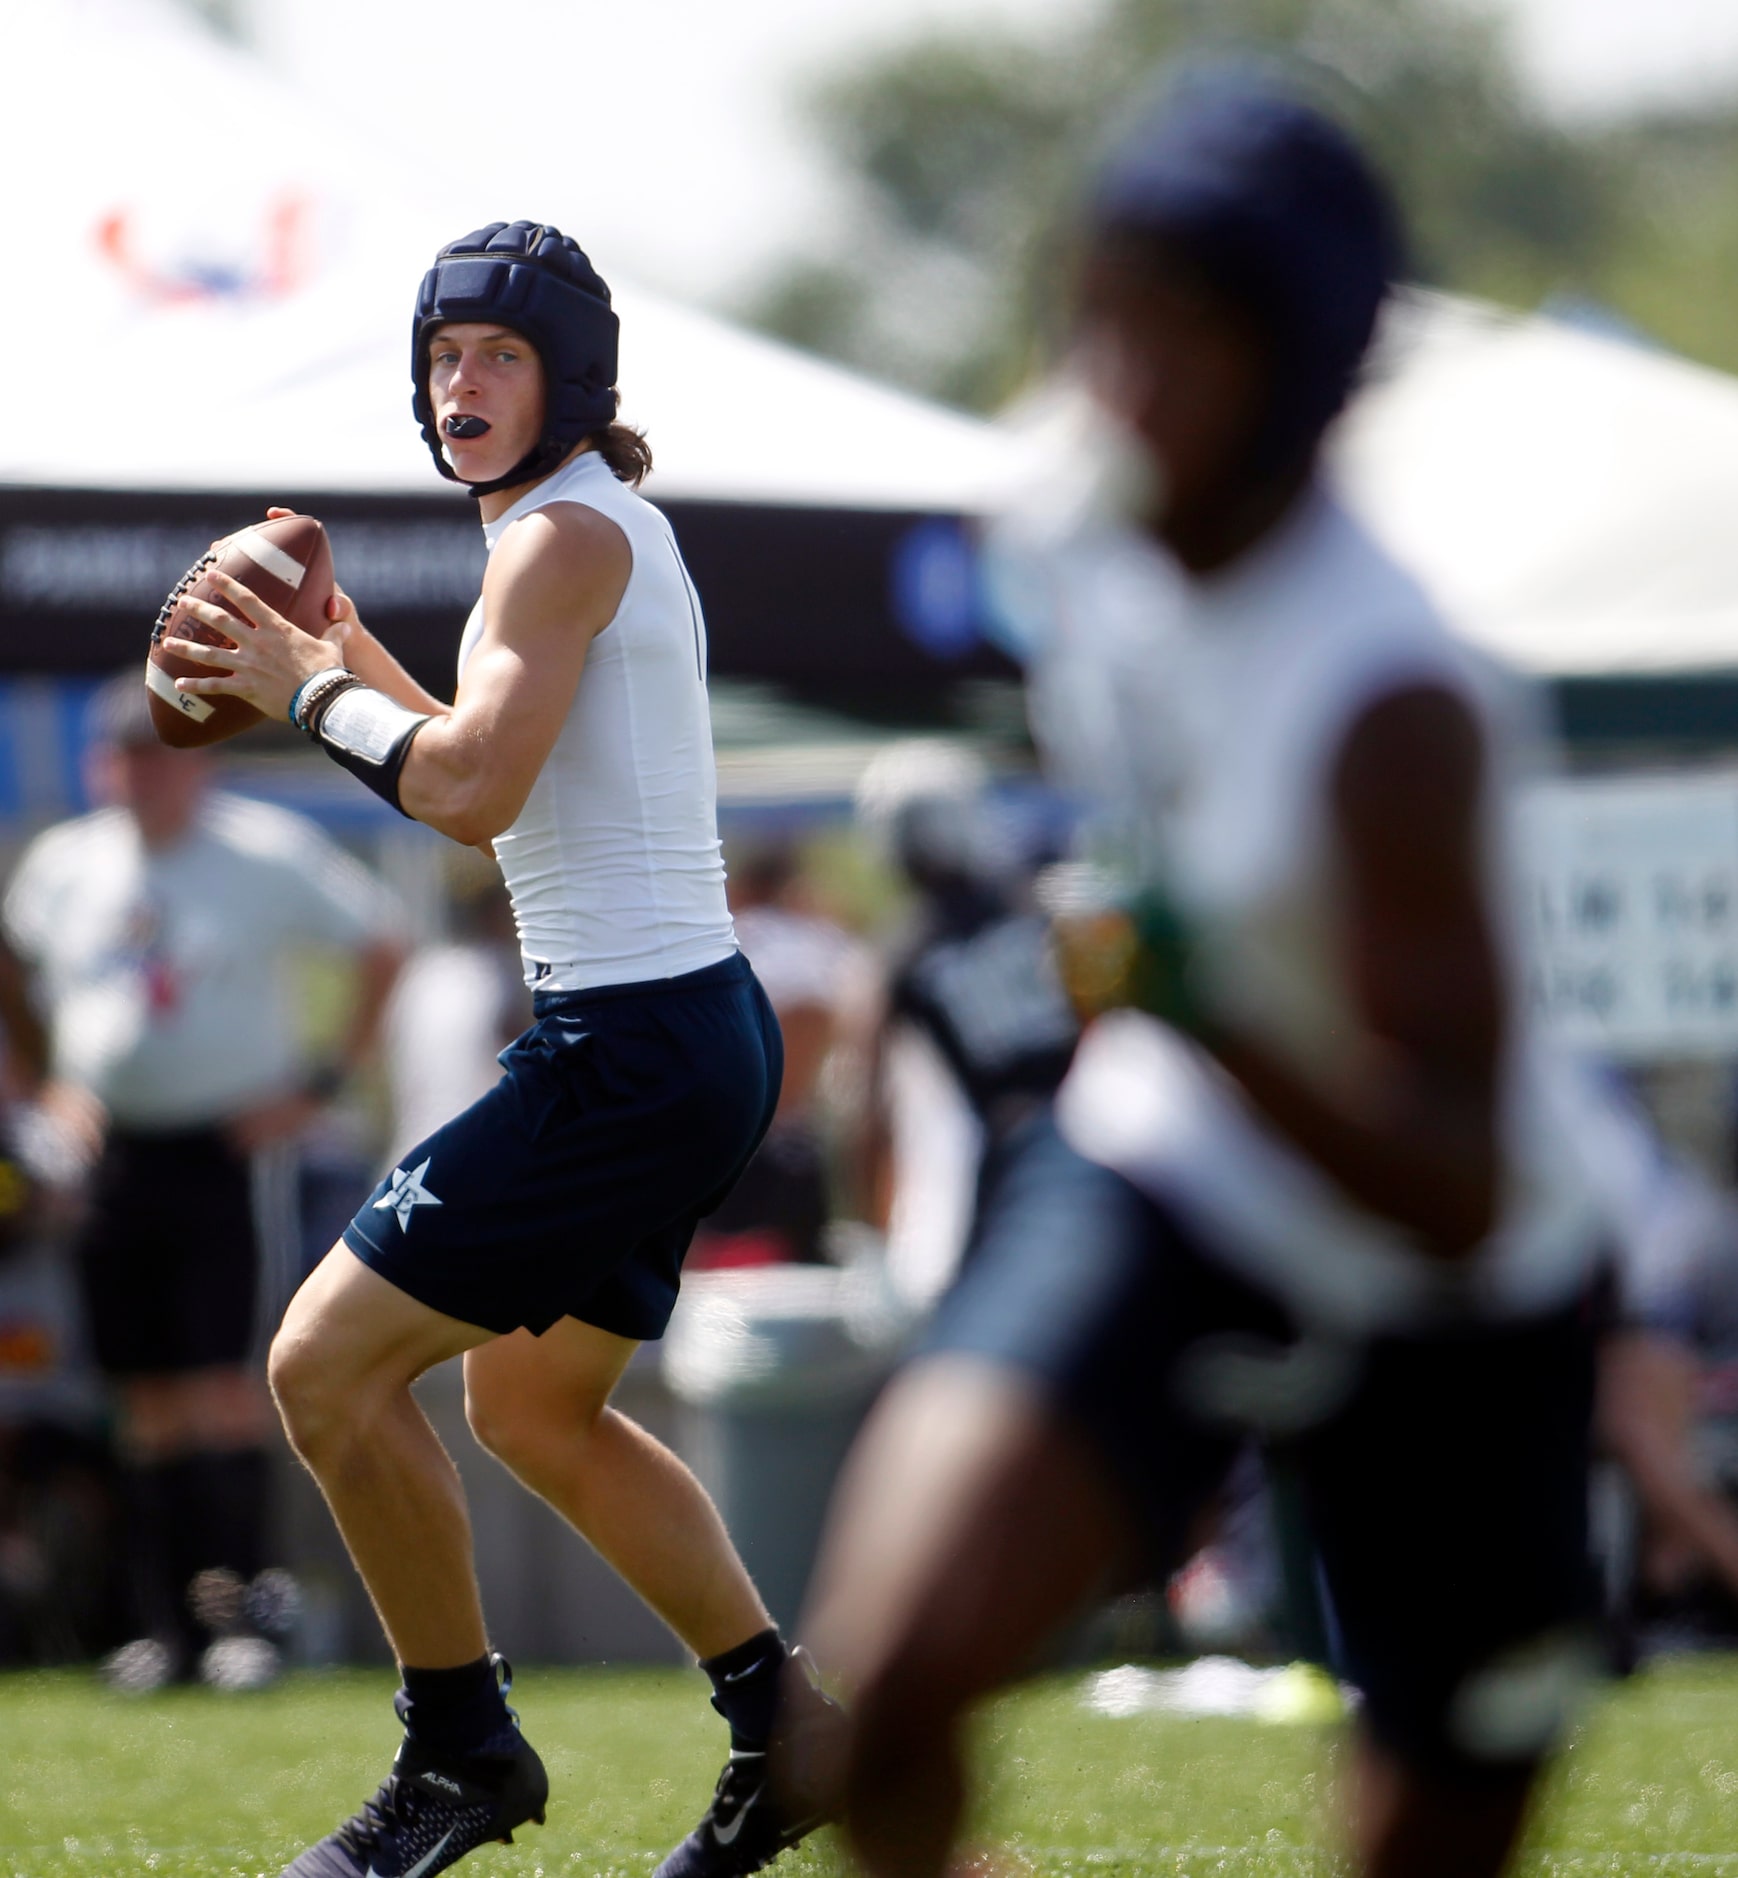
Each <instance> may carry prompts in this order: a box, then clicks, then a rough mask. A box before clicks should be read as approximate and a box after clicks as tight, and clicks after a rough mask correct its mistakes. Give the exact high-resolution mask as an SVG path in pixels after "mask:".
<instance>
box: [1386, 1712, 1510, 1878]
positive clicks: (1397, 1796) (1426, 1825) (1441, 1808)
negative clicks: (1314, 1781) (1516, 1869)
mask: <svg viewBox="0 0 1738 1878" xmlns="http://www.w3.org/2000/svg"><path fill="white" fill-rule="evenodd" d="M1532 1784H1533V1770H1532V1769H1531V1768H1528V1769H1525V1770H1523V1771H1519V1772H1516V1773H1514V1774H1513V1775H1510V1776H1508V1777H1506V1778H1498V1777H1491V1778H1486V1779H1480V1780H1477V1781H1472V1780H1463V1781H1453V1780H1448V1779H1446V1778H1441V1777H1431V1776H1428V1775H1425V1774H1423V1773H1420V1772H1419V1771H1417V1770H1416V1769H1413V1768H1409V1767H1407V1766H1405V1765H1404V1764H1403V1763H1402V1762H1400V1761H1398V1760H1396V1759H1395V1758H1394V1756H1393V1755H1392V1754H1390V1753H1389V1752H1388V1751H1387V1750H1386V1749H1384V1748H1382V1747H1381V1746H1379V1745H1378V1744H1377V1743H1375V1742H1374V1741H1372V1740H1370V1738H1369V1737H1368V1736H1364V1737H1363V1738H1361V1739H1360V1741H1359V1744H1358V1761H1357V1772H1356V1783H1355V1800H1354V1807H1353V1815H1352V1829H1353V1835H1354V1838H1355V1840H1356V1844H1357V1850H1358V1855H1359V1857H1358V1862H1359V1868H1360V1870H1361V1871H1362V1873H1363V1874H1364V1878H1487V1875H1489V1878H1494V1874H1495V1873H1497V1872H1500V1871H1502V1870H1503V1869H1504V1868H1505V1867H1506V1866H1507V1864H1508V1861H1509V1854H1510V1853H1511V1852H1512V1851H1513V1850H1514V1847H1515V1842H1516V1840H1517V1839H1518V1838H1519V1837H1520V1835H1521V1829H1522V1827H1523V1826H1524V1825H1525V1823H1526V1817H1527V1801H1528V1796H1529V1794H1530V1793H1531V1790H1532Z"/></svg>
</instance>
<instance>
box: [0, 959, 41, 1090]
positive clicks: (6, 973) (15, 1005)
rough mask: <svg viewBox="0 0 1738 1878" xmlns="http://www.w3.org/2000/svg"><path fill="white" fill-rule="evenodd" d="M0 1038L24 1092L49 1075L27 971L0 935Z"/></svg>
mask: <svg viewBox="0 0 1738 1878" xmlns="http://www.w3.org/2000/svg"><path fill="white" fill-rule="evenodd" d="M0 1038H3V1039H4V1040H5V1044H6V1048H7V1053H8V1055H9V1056H10V1057H11V1059H12V1068H13V1071H14V1073H15V1075H16V1076H17V1077H18V1079H19V1080H20V1082H22V1083H23V1084H24V1086H25V1089H26V1091H29V1090H33V1089H35V1088H37V1087H38V1086H39V1085H40V1084H41V1083H42V1082H43V1081H44V1080H45V1079H46V1078H47V1076H48V1030H47V1027H46V1026H45V1025H44V1024H43V1022H42V1019H41V1018H40V1017H39V1016H38V1015H37V1012H36V1006H35V1005H34V1004H33V1003H32V1002H31V999H30V973H29V970H28V968H27V967H26V966H25V963H24V961H23V960H22V959H21V958H19V956H18V954H17V953H16V952H14V951H13V950H12V948H11V946H9V945H8V944H7V943H6V940H5V938H4V936H0Z"/></svg>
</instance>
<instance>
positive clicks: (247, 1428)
mask: <svg viewBox="0 0 1738 1878" xmlns="http://www.w3.org/2000/svg"><path fill="white" fill-rule="evenodd" d="M93 710H94V713H95V716H96V719H97V723H96V732H97V735H96V741H95V744H94V746H93V752H92V764H93V776H92V782H93V786H94V793H95V794H96V795H97V796H98V798H99V799H100V800H102V801H103V802H104V806H103V807H101V808H99V809H97V810H96V812H95V813H94V814H91V815H85V816H81V817H79V818H78V819H77V820H76V821H71V822H66V823H63V824H62V825H61V826H59V827H57V828H51V829H49V830H48V831H47V832H46V833H45V834H43V835H41V836H39V837H38V838H37V839H36V841H35V842H33V843H32V844H31V846H30V847H29V848H28V849H27V850H26V851H25V854H24V856H23V858H22V859H21V860H20V862H19V864H18V869H17V871H16V873H15V874H14V875H13V877H12V881H11V884H10V886H9V887H8V889H7V893H6V900H5V909H4V933H5V940H6V944H7V946H8V947H9V948H10V949H11V951H12V952H13V953H14V954H15V955H16V957H17V958H18V959H20V960H21V961H22V962H23V964H24V965H25V967H26V969H27V972H28V982H29V985H30V988H31V991H32V993H33V996H34V1001H35V1005H36V1008H37V1009H38V1010H39V1011H40V1012H41V1014H42V1017H43V1019H44V1023H43V1026H42V1030H41V1033H40V1034H39V1036H37V1037H35V1038H33V1037H31V1036H30V1035H29V1034H28V1028H29V1027H28V1025H27V1024H26V1023H24V1022H22V1021H21V1020H22V1019H23V1018H24V1017H25V1016H26V1015H27V1012H25V1011H24V1010H23V1009H22V1008H21V1007H19V1006H16V1005H14V1006H12V1007H11V1010H12V1014H13V1026H14V1032H15V1034H14V1035H13V1038H12V1042H13V1046H14V1049H15V1051H16V1052H17V1056H18V1059H19V1061H20V1063H21V1064H23V1065H24V1066H25V1067H26V1068H27V1069H28V1070H29V1071H30V1072H32V1073H33V1080H34V1082H35V1088H34V1090H33V1091H32V1093H33V1094H34V1096H35V1098H36V1100H37V1102H38V1104H39V1106H40V1107H41V1109H42V1110H43V1111H44V1112H45V1113H46V1114H47V1115H49V1116H53V1117H58V1118H59V1119H60V1120H61V1121H62V1122H63V1123H64V1124H65V1125H66V1126H67V1127H68V1129H69V1130H70V1131H71V1132H72V1133H73V1134H74V1135H75V1136H80V1137H82V1138H83V1142H84V1146H85V1149H86V1151H87V1153H88V1154H89V1156H90V1157H91V1160H92V1163H93V1173H92V1178H91V1183H90V1207H89V1216H88V1219H87V1220H86V1222H85V1224H84V1227H83V1229H82V1231H81V1233H80V1235H79V1238H78V1243H77V1245H76V1248H75V1251H76V1256H77V1261H78V1270H79V1278H80V1283H81V1286H82V1289H83V1293H84V1306H85V1316H86V1321H87V1323H88V1324H89V1327H90V1334H91V1341H92V1345H93V1348H94V1352H95V1355H96V1359H97V1362H98V1364H99V1365H100V1366H101V1369H102V1371H103V1374H104V1375H105V1377H106V1378H107V1379H108V1380H109V1382H110V1384H111V1385H112V1387H113V1389H114V1391H115V1394H116V1397H117V1403H118V1408H119V1435H120V1446H121V1452H122V1457H123V1463H124V1470H125V1471H124V1482H125V1488H126V1498H127V1534H126V1556H127V1577H128V1581H129V1589H130V1593H131V1601H132V1604H133V1607H134V1608H133V1614H132V1615H133V1621H134V1623H135V1624H136V1626H137V1629H138V1636H137V1638H136V1640H135V1641H134V1642H133V1643H130V1644H128V1645H126V1646H124V1647H123V1649H122V1650H121V1651H119V1652H118V1653H117V1654H116V1656H115V1657H113V1658H112V1659H111V1660H110V1663H109V1665H108V1672H109V1675H110V1677H111V1679H112V1680H113V1681H114V1682H116V1683H117V1685H119V1686H121V1687H123V1688H128V1689H133V1690H143V1689H148V1688H154V1687H156V1686H157V1685H159V1684H161V1683H164V1682H167V1681H169V1680H171V1679H173V1678H182V1677H191V1676H192V1675H193V1674H194V1673H195V1671H196V1670H197V1671H199V1672H200V1673H203V1674H204V1675H205V1676H206V1677H207V1679H208V1680H211V1681H214V1682H217V1683H219V1684H229V1685H232V1686H233V1685H236V1684H242V1683H248V1682H252V1681H258V1680H261V1679H262V1678H263V1677H264V1676H265V1675H267V1674H269V1672H270V1670H271V1668H272V1666H273V1654H272V1651H271V1649H270V1647H269V1645H267V1643H266V1640H265V1639H264V1638H261V1637H259V1636H257V1635H255V1636H252V1637H245V1636H244V1637H241V1638H236V1639H228V1638H226V1637H225V1636H224V1635H223V1634H222V1633H223V1632H225V1631H227V1630H234V1629H239V1628H243V1627H244V1624H243V1618H244V1613H243V1611H242V1610H241V1608H240V1606H241V1603H242V1597H241V1593H242V1582H241V1581H251V1580H252V1579H254V1578H255V1577H257V1576H258V1574H259V1573H260V1571H261V1569H262V1567H265V1566H267V1565H268V1564H269V1563H270V1561H269V1559H268V1557H267V1555H266V1547H267V1542H268V1535H267V1526H268V1514H269V1493H270V1470H271V1455H270V1451H269V1450H270V1444H271V1442H272V1440H273V1438H274V1436H273V1429H272V1412H271V1405H270V1403H269V1402H268V1401H267V1400H266V1395H265V1390H264V1389H263V1388H262V1387H261V1384H260V1378H259V1374H258V1367H257V1363H258V1355H259V1351H260V1348H261V1346H262V1343H263V1337H261V1336H260V1334H259V1333H260V1331H261V1328H262V1326H261V1324H260V1321H259V1320H260V1317H261V1315H262V1313H261V1312H260V1310H259V1300H260V1296H261V1293H262V1291H263V1293H264V1295H265V1301H266V1306H267V1312H268V1313H269V1318H270V1321H273V1322H275V1320H276V1314H277V1311H278V1309H279V1308H280V1307H281V1305H282V1300H283V1295H284V1292H285V1291H286V1290H287V1289H288V1286H289V1285H290V1284H291V1283H293V1282H294V1279H295V1277H296V1276H297V1275H299V1273H300V1269H301V1266H300V1258H299V1246H298V1243H297V1230H296V1221H295V1218H294V1213H293V1207H292V1206H291V1204H290V1201H289V1197H288V1196H290V1195H291V1194H292V1193H293V1192H294V1168H293V1164H292V1163H291V1161H290V1160H289V1158H288V1156H289V1153H290V1152H291V1150H292V1149H293V1145H294V1143H295V1140H296V1138H297V1137H298V1135H300V1134H301V1133H302V1132H303V1131H304V1130H305V1129H306V1128H307V1127H308V1126H309V1124H310V1123H311V1122H312V1121H313V1120H314V1119H315V1117H316V1116H317V1115H318V1114H319V1113H320V1111H321V1109H322V1107H323V1105H324V1104H325V1103H327V1102H329V1101H330V1099H331V1098H332V1096H333V1095H334V1094H336V1092H337V1090H338V1089H339V1087H340V1086H341V1085H342V1084H343V1083H344V1081H345V1080H346V1079H347V1078H348V1075H349V1073H350V1071H351V1070H353V1069H354V1068H356V1067H357V1066H358V1065H359V1064H361V1063H362V1062H363V1061H365V1060H366V1058H367V1056H368V1055H369V1053H370V1052H371V1050H372V1048H373V1045H374V1041H375V1036H376V1032H377V1029H378V1025H379V1020H380V1014H381V1010H382V1007H383V1005H384V1003H385V1000H386V996H387V993H388V992H389V991H390V989H391V987H392V981H393V978H394V975H395V974H396V972H397V970H398V966H399V963H400V960H401V958H402V952H401V950H400V948H399V946H398V943H397V941H396V940H395V939H394V938H393V936H392V928H393V923H394V915H395V909H394V907H393V905H392V903H391V901H390V900H389V899H388V897H387V896H386V894H385V892H384V891H383V889H381V888H380V886H379V885H378V884H377V883H376V882H375V881H374V880H373V879H372V878H371V877H370V876H369V875H368V874H367V873H366V872H365V871H364V870H363V869H362V868H361V867H359V866H358V865H357V864H356V862H354V861H353V860H351V859H350V858H349V856H347V855H346V854H344V853H343V852H342V850H340V849H338V848H337V847H335V846H334V845H333V844H332V843H331V842H330V841H328V840H327V839H326V838H325V837H324V836H322V835H321V834H320V832H319V831H318V830H317V829H316V828H315V827H313V825H312V824H311V823H308V822H305V821H303V820H302V819H301V818H300V817H299V816H294V815H289V814H286V813H285V812H284V811H283V810H281V809H276V808H272V807H269V806H268V805H266V804H265V803H260V802H249V801H244V800H242V799H241V798H239V797H237V796H233V795H229V794H227V793H223V792H220V791H214V790H213V789H212V787H211V783H212V765H211V760H210V758H209V757H207V756H205V755H204V754H202V753H200V752H198V751H188V750H168V749H165V748H164V747H163V746H162V745H161V744H160V743H159V742H158V741H157V735H156V732H155V731H154V730H153V729H152V728H151V718H150V711H149V707H148V705H147V702H146V693H145V691H144V689H143V687H142V686H141V685H140V683H139V681H138V677H137V674H136V673H132V672H129V673H127V674H126V675H125V676H124V677H119V678H116V679H114V680H113V681H112V682H111V683H110V684H108V685H106V686H105V687H104V688H103V689H102V690H101V691H99V692H98V693H97V695H96V699H95V703H94V705H93ZM310 946H322V947H327V948H330V949H333V950H335V951H337V952H339V953H347V954H349V955H350V956H351V957H352V958H353V959H354V960H355V963H356V967H357V985H358V995H357V997H356V1000H355V1003H354V1006H353V1009H352V1014H351V1017H350V1021H349V1029H348V1034H347V1035H346V1037H345V1038H344V1040H343V1043H342V1046H341V1048H340V1051H339V1054H338V1057H337V1059H336V1060H335V1061H333V1062H331V1063H328V1064H322V1065H319V1066H318V1067H314V1068H311V1067H310V1066H308V1065H306V1064H304V1063H302V1062H301V1061H300V1060H299V1056H300V1049H299V1039H298V1034H297V1032H298V1026H299V1013H298V1010H297V1005H296V1000H295V996H294V983H293V972H292V969H291V968H292V965H293V962H294V960H293V955H294V954H295V953H296V952H297V951H298V950H299V949H302V948H306V947H310ZM4 1009H5V1005H4V1001H0V1015H3V1014H4ZM274 1280H275V1282H273V1281H274ZM250 1357H251V1358H252V1359H253V1360H252V1361H250ZM216 1574H221V1576H218V1575H216ZM195 1580H198V1581H199V1582H198V1586H197V1590H196V1593H195V1596H194V1599H193V1602H194V1604H196V1605H197V1607H198V1608H197V1609H193V1608H190V1607H189V1590H190V1587H193V1586H194V1583H195ZM272 1589H273V1587H272V1586H271V1585H269V1584H268V1585H263V1586H262V1587H261V1593H262V1600H261V1601H263V1597H264V1594H266V1593H269V1592H270V1591H271V1590H272ZM258 1614H259V1615H261V1616H264V1617H267V1618H268V1619H269V1618H270V1617H271V1616H272V1615H273V1614H272V1613H271V1612H269V1611H265V1610H261V1611H259V1612H258ZM213 1631H215V1632H217V1633H218V1634H217V1637H216V1640H215V1642H214V1641H213V1635H212V1633H213ZM237 1645H239V1646H240V1647H237Z"/></svg>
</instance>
